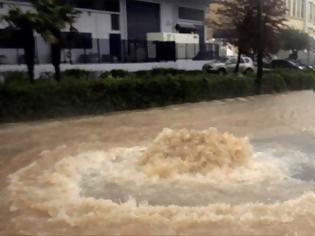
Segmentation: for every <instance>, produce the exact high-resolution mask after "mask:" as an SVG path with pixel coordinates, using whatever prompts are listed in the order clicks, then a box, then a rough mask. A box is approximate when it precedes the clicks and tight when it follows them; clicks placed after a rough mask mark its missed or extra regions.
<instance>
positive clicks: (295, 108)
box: [0, 91, 315, 235]
mask: <svg viewBox="0 0 315 236" xmlns="http://www.w3.org/2000/svg"><path fill="white" fill-rule="evenodd" d="M210 127H216V128H217V129H218V130H219V134H218V135H219V136H215V137H216V138H215V139H217V140H218V139H220V137H221V136H220V135H221V134H222V133H224V132H229V133H230V134H231V135H232V136H227V137H226V142H225V141H224V142H223V143H224V145H223V146H220V145H222V142H221V141H220V142H218V144H217V145H216V146H215V148H214V149H211V150H210V152H214V153H219V154H214V156H215V155H225V154H226V153H225V152H224V150H227V149H228V150H229V153H230V152H234V151H237V152H238V151H242V152H241V154H242V155H243V156H244V155H245V156H246V155H248V158H245V159H246V160H245V161H244V160H243V159H240V163H241V165H237V166H234V165H233V167H231V168H226V169H222V168H214V167H213V165H221V164H222V163H221V164H220V163H217V162H215V161H214V162H213V163H214V164H213V163H212V164H213V165H211V166H210V167H209V166H208V165H207V163H208V164H209V160H208V161H207V162H206V163H203V162H200V165H199V166H196V167H195V169H191V168H190V166H188V167H187V165H182V164H183V163H184V164H185V163H186V162H185V161H186V159H185V158H196V157H198V156H199V155H194V154H195V153H196V150H197V149H196V150H195V149H193V148H194V145H192V146H188V147H185V148H186V149H187V151H185V150H186V149H184V147H183V148H179V149H176V150H175V149H174V150H175V151H174V153H175V154H176V155H177V156H180V155H181V154H182V153H188V152H190V153H191V155H189V157H188V156H181V158H182V159H181V161H182V160H184V159H185V160H184V162H181V164H180V165H179V164H178V162H172V160H173V159H172V160H171V162H169V163H168V165H167V166H163V165H160V164H161V163H162V164H163V163H164V161H162V162H158V161H157V160H159V158H160V156H161V155H160V154H161V153H163V152H164V154H165V152H169V149H167V148H159V147H161V145H160V146H158V145H155V146H154V145H153V144H154V142H153V140H154V139H155V137H156V136H157V135H158V134H159V133H161V132H162V130H163V129H164V128H169V129H173V130H174V131H171V130H166V131H165V130H164V132H166V133H167V132H174V133H171V134H170V136H171V137H172V138H173V137H175V136H176V135H177V134H176V130H181V129H188V130H187V132H188V133H189V132H190V130H194V131H193V132H197V138H198V137H199V136H198V134H201V133H198V132H205V131H204V130H208V129H209V128H210ZM210 130H212V129H210ZM185 132H186V131H185ZM211 132H212V131H211ZM181 135H182V136H183V135H185V137H186V134H181ZM233 135H235V136H236V137H248V138H249V141H248V142H249V143H250V144H249V143H248V146H247V143H246V142H247V141H244V142H245V143H242V142H241V144H239V143H238V141H235V140H234V136H233ZM162 136H163V135H162ZM177 136H178V135H177ZM177 136H176V137H177ZM185 139H186V138H185ZM236 139H237V138H236ZM165 140H166V139H165ZM158 141H159V140H158ZM158 141H157V144H160V143H159V142H158ZM162 141H163V139H162ZM172 142H173V141H172ZM174 143H175V144H176V145H177V144H178V143H180V142H179V141H176V140H175V141H174ZM229 143H233V144H235V143H236V144H237V148H234V147H233V145H232V146H231V145H230V144H229ZM180 144H181V143H180ZM176 145H175V146H176ZM226 145H227V146H226ZM239 145H240V146H239ZM251 145H252V147H251ZM177 146H178V145H177ZM180 146H183V144H181V145H180ZM148 147H149V148H148ZM163 147H164V146H163ZM221 147H222V148H221ZM247 148H248V150H250V149H251V148H252V149H253V150H252V154H251V152H250V151H248V150H247ZM192 149H193V151H192ZM201 149H202V148H201ZM148 150H149V151H148ZM183 150H184V151H183ZM202 150H203V149H202ZM147 151H148V152H149V156H154V157H155V158H151V159H150V157H148V153H147ZM197 151H200V150H199V149H198V150H197ZM206 151H207V152H209V150H208V149H207V150H205V151H204V152H206ZM201 152H202V151H201ZM174 153H173V154H174ZM164 154H163V155H164ZM171 154H172V153H171ZM145 155H146V157H145V164H143V163H144V162H143V161H142V162H141V164H139V162H138V160H139V159H141V158H144V156H145ZM237 155H238V154H237ZM163 158H164V156H163ZM163 160H164V159H163ZM228 161H230V160H228ZM245 162H246V163H245ZM194 163H195V162H194ZM229 163H232V161H230V162H229ZM232 164H233V163H232ZM158 165H159V166H158ZM152 166H153V167H152ZM157 166H158V167H159V168H155V167H157ZM169 166H172V167H173V168H172V169H170V168H166V167H169ZM205 166H206V167H207V168H206V167H205ZM208 167H209V168H210V169H209V168H208ZM199 170H200V171H199ZM205 170H206V171H205ZM209 170H211V171H209ZM0 180H1V181H0V235H14V234H32V235H36V234H38V235H45V234H48V235H80V234H82V235H112V234H115V235H117V234H122V235H148V234H153V235H170V234H172V235H174V234H187V235H313V234H315V223H314V222H315V213H314V212H315V194H314V192H315V181H314V180H315V95H314V94H313V92H311V91H302V92H292V93H287V94H277V95H263V96H257V97H248V98H237V99H227V100H222V101H213V102H202V103H196V104H184V105H175V106H169V107H165V108H156V109H149V110H144V111H131V112H119V113H111V114H107V115H104V116H95V117H81V118H75V119H64V120H51V121H41V122H32V123H20V124H3V125H1V126H0Z"/></svg>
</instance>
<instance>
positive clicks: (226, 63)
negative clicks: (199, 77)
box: [203, 57, 256, 75]
mask: <svg viewBox="0 0 315 236" xmlns="http://www.w3.org/2000/svg"><path fill="white" fill-rule="evenodd" d="M236 63H237V57H226V58H221V59H217V60H213V61H210V62H209V63H207V64H205V65H204V66H203V70H204V71H206V72H208V73H216V74H219V75H226V74H228V73H232V72H233V71H234V69H235V67H236ZM255 70H256V69H255V66H254V63H253V60H252V59H251V58H249V57H242V58H241V61H240V68H239V71H240V72H241V73H243V74H249V73H254V72H255Z"/></svg>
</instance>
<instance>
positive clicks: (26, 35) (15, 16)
mask: <svg viewBox="0 0 315 236" xmlns="http://www.w3.org/2000/svg"><path fill="white" fill-rule="evenodd" d="M3 20H5V21H6V22H7V24H8V27H7V30H8V31H9V32H10V31H11V32H14V31H17V32H18V35H19V38H20V39H21V40H19V42H20V43H21V45H22V47H23V49H24V60H25V64H26V66H27V69H28V75H29V79H30V82H32V83H33V82H34V65H35V37H34V32H35V31H36V28H37V26H38V25H39V24H40V20H39V17H38V14H37V13H34V12H30V11H26V12H22V11H21V10H20V9H19V8H11V9H10V10H9V12H8V14H7V15H5V16H3Z"/></svg>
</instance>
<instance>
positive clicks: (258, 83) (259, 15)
mask: <svg viewBox="0 0 315 236" xmlns="http://www.w3.org/2000/svg"><path fill="white" fill-rule="evenodd" d="M256 1H257V29H258V34H257V45H258V48H257V77H256V92H257V93H258V94H259V93H260V92H261V81H262V77H263V53H264V46H263V36H264V35H263V26H264V23H263V0H256Z"/></svg>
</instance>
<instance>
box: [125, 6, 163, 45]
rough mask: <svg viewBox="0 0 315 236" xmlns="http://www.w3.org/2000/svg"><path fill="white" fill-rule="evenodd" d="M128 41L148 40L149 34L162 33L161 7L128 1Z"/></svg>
mask: <svg viewBox="0 0 315 236" xmlns="http://www.w3.org/2000/svg"><path fill="white" fill-rule="evenodd" d="M127 21H128V24H127V25H128V39H131V40H146V38H147V33H150V32H160V21H161V20H160V5H159V4H156V3H151V2H142V1H134V0H128V1H127Z"/></svg>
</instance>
